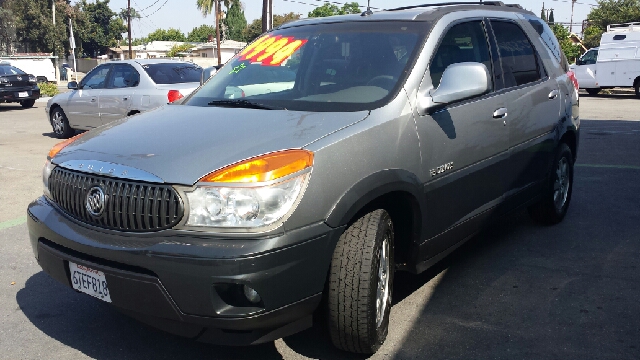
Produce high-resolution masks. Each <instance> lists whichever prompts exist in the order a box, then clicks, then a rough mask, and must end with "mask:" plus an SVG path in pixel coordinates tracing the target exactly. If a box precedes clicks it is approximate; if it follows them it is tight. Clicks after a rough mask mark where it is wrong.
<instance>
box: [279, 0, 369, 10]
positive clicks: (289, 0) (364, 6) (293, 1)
mask: <svg viewBox="0 0 640 360" xmlns="http://www.w3.org/2000/svg"><path fill="white" fill-rule="evenodd" d="M282 1H286V2H291V3H298V4H302V5H309V6H313V7H320V6H322V5H316V4H309V3H305V2H302V1H296V0H282ZM313 1H316V2H321V3H323V5H324V3H329V4H334V5H349V3H341V2H337V1H325V0H313ZM358 7H361V8H366V7H367V6H366V5H360V4H358ZM371 9H373V10H381V9H380V8H377V7H373V6H372V7H371Z"/></svg>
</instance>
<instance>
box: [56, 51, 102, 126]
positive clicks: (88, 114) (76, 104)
mask: <svg viewBox="0 0 640 360" xmlns="http://www.w3.org/2000/svg"><path fill="white" fill-rule="evenodd" d="M110 70H111V65H108V64H103V65H99V66H97V67H95V68H94V69H93V70H91V71H90V72H89V73H88V74H87V75H86V76H85V77H84V78H83V79H82V81H80V84H78V90H75V91H74V92H73V94H71V96H70V97H69V102H68V103H67V108H66V109H64V111H65V114H66V115H67V118H68V119H69V124H70V125H71V127H72V128H76V129H87V130H88V129H93V128H95V127H98V126H100V125H102V122H101V121H100V101H99V98H100V93H101V92H102V91H103V89H104V88H105V86H106V83H107V78H108V75H109V71H110Z"/></svg>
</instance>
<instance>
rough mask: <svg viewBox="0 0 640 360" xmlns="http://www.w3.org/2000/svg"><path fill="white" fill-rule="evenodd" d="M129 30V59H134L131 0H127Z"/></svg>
mask: <svg viewBox="0 0 640 360" xmlns="http://www.w3.org/2000/svg"><path fill="white" fill-rule="evenodd" d="M127 31H128V32H129V59H133V50H132V49H131V0H127Z"/></svg>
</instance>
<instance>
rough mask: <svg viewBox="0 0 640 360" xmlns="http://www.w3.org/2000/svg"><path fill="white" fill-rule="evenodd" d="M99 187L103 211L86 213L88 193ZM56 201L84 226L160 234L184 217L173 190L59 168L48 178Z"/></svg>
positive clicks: (161, 186) (180, 201)
mask: <svg viewBox="0 0 640 360" xmlns="http://www.w3.org/2000/svg"><path fill="white" fill-rule="evenodd" d="M94 186H99V187H100V188H101V189H102V192H103V193H104V198H105V200H104V211H103V212H102V214H101V215H100V216H97V217H96V216H93V215H91V214H90V213H89V211H87V208H86V202H87V199H86V198H87V193H88V192H89V190H90V189H91V188H92V187H94ZM49 191H50V193H51V197H52V198H53V200H54V201H55V202H56V203H57V204H58V205H59V206H60V207H61V208H62V209H63V210H64V211H65V212H66V213H67V214H69V215H70V216H72V217H74V218H75V219H77V220H80V221H82V222H84V223H87V224H90V225H94V226H98V227H102V228H106V229H113V230H121V231H157V230H162V229H168V228H170V227H173V226H175V225H176V224H177V223H178V222H179V221H180V219H181V218H182V216H183V213H184V210H183V206H182V200H181V199H180V196H179V195H178V194H177V193H176V191H175V190H174V189H173V187H171V186H169V185H162V184H145V183H139V182H133V181H126V180H121V179H115V178H110V177H105V176H98V175H93V174H85V173H80V172H75V171H70V170H67V169H63V168H60V167H56V168H55V169H54V170H53V171H52V172H51V176H50V178H49Z"/></svg>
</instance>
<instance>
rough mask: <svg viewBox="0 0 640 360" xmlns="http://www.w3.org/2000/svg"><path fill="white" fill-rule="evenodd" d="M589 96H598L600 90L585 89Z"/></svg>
mask: <svg viewBox="0 0 640 360" xmlns="http://www.w3.org/2000/svg"><path fill="white" fill-rule="evenodd" d="M585 90H586V91H587V93H588V94H589V95H598V93H599V92H600V89H585Z"/></svg>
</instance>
